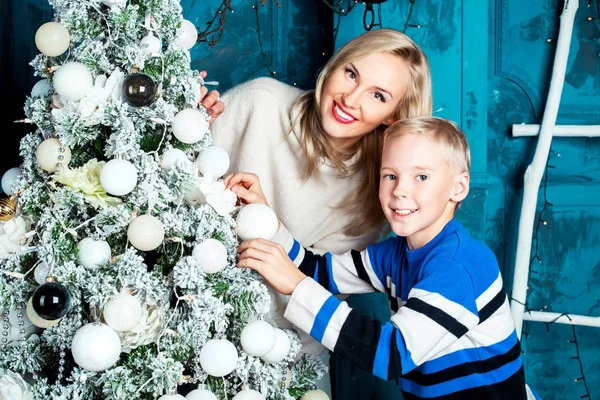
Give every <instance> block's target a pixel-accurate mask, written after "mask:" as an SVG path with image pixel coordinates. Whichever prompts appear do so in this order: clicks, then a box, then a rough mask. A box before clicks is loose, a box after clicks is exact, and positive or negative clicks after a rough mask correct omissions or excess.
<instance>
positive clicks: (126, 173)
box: [100, 159, 138, 196]
mask: <svg viewBox="0 0 600 400" xmlns="http://www.w3.org/2000/svg"><path fill="white" fill-rule="evenodd" d="M137 179H138V172H137V169H136V168H135V165H133V164H132V163H130V162H129V161H127V160H121V159H114V160H110V161H109V162H107V163H106V164H104V167H102V170H101V171H100V184H101V185H102V187H103V188H104V190H106V192H107V193H109V194H112V195H114V196H125V195H126V194H129V193H131V191H132V190H133V189H135V186H136V185H137Z"/></svg>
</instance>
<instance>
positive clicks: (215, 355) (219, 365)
mask: <svg viewBox="0 0 600 400" xmlns="http://www.w3.org/2000/svg"><path fill="white" fill-rule="evenodd" d="M237 360H238V352H237V350H236V348H235V346H234V345H233V343H231V342H230V341H229V340H227V339H211V340H209V341H207V342H206V343H205V344H204V346H202V350H200V366H201V367H202V369H203V370H204V371H206V373H207V374H209V375H211V376H216V377H222V376H225V375H227V374H230V373H231V372H232V371H233V370H234V369H235V366H236V364H237Z"/></svg>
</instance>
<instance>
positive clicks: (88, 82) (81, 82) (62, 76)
mask: <svg viewBox="0 0 600 400" xmlns="http://www.w3.org/2000/svg"><path fill="white" fill-rule="evenodd" d="M53 84H54V90H55V91H56V93H58V95H59V96H60V98H61V99H62V100H64V101H79V100H81V99H82V98H83V97H84V96H85V95H86V93H87V92H88V90H90V89H91V88H92V87H94V78H93V77H92V73H91V72H90V70H89V69H88V68H87V67H86V66H85V65H84V64H82V63H79V62H75V61H70V62H68V63H65V64H63V66H62V67H60V68H59V69H58V70H56V72H55V73H54V79H53Z"/></svg>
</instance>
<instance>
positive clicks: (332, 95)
mask: <svg viewBox="0 0 600 400" xmlns="http://www.w3.org/2000/svg"><path fill="white" fill-rule="evenodd" d="M221 100H222V101H223V103H224V104H225V107H226V110H227V111H226V112H225V113H223V115H221V116H220V117H219V118H218V119H216V120H215V121H214V122H213V124H212V126H211V131H212V135H213V139H214V142H215V144H216V145H218V146H220V147H222V148H224V149H225V150H226V151H227V152H228V153H229V155H230V157H231V160H232V164H231V168H230V169H231V170H232V171H244V172H251V173H255V174H257V175H258V176H259V178H260V182H261V185H262V188H263V191H264V193H265V195H266V199H267V201H268V203H269V205H270V206H271V207H272V208H273V209H274V210H275V212H276V213H277V215H278V216H279V217H280V220H281V222H282V223H283V224H284V225H286V227H287V228H288V229H289V230H290V231H291V232H292V233H293V234H294V236H295V237H296V238H297V239H298V240H299V241H300V242H301V244H302V245H303V246H304V247H310V248H312V249H314V250H316V251H319V250H325V249H326V250H328V251H331V252H333V253H339V252H345V251H348V250H349V249H363V248H364V247H365V246H366V245H367V244H368V243H372V242H375V241H377V239H378V237H379V236H380V235H381V231H382V226H383V222H384V217H383V213H382V210H381V207H380V205H379V200H378V198H377V193H378V190H377V189H378V188H377V185H378V182H379V160H380V154H381V149H382V143H383V137H382V132H383V130H384V129H385V126H387V125H389V124H391V123H393V122H395V121H397V120H399V119H403V118H409V117H416V116H428V115H431V108H432V104H431V103H432V100H431V78H430V72H429V65H428V61H427V58H426V57H425V55H424V54H423V52H422V51H421V49H420V48H419V47H418V46H417V45H416V44H415V43H414V42H413V41H412V40H411V39H410V38H408V37H407V36H406V35H404V34H402V33H400V32H398V31H394V30H391V29H380V30H374V31H369V32H366V33H364V34H362V35H360V36H358V37H356V38H354V39H353V40H352V41H350V42H349V43H348V44H346V45H345V46H344V47H342V48H341V49H340V50H339V51H338V52H337V53H336V54H335V55H334V56H333V57H332V58H331V59H330V60H329V61H328V62H327V64H326V65H325V66H324V67H323V69H322V71H321V72H320V74H319V76H318V78H317V84H316V88H315V89H314V90H311V91H306V92H305V91H301V90H299V89H297V88H295V87H292V86H288V85H285V84H283V83H281V82H278V81H276V80H274V79H271V78H258V79H255V80H252V81H250V82H247V83H244V84H242V85H239V86H237V87H235V88H233V89H231V90H229V91H228V92H227V93H225V95H224V96H223V97H222V98H221ZM229 183H230V186H232V189H233V190H234V191H238V194H239V193H241V192H240V191H244V190H246V189H245V188H244V187H243V182H234V181H230V182H229ZM274 307H275V308H277V309H278V310H277V311H276V312H275V314H276V315H275V320H276V322H277V323H278V324H282V325H284V326H285V323H286V321H285V320H284V319H283V318H282V316H283V311H284V307H285V299H283V298H278V299H277V302H276V304H275V305H274ZM384 309H386V310H387V309H388V307H387V305H386V307H385V308H384ZM386 312H387V311H386ZM388 314H389V312H388ZM278 316H279V317H281V318H277V317H278ZM387 318H389V315H387ZM280 326H281V325H280ZM309 339H310V338H309ZM310 340H312V339H310ZM312 343H313V344H316V342H315V341H312ZM303 350H304V351H310V350H309V349H307V348H306V345H305V347H303ZM336 362H339V361H336ZM367 375H368V374H367ZM367 375H366V376H367ZM361 380H362V378H361ZM364 383H365V382H361V384H364Z"/></svg>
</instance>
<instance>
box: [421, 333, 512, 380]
mask: <svg viewBox="0 0 600 400" xmlns="http://www.w3.org/2000/svg"><path fill="white" fill-rule="evenodd" d="M515 343H517V335H516V332H515V331H513V333H511V334H510V335H508V337H507V338H506V339H504V340H502V341H501V342H498V343H495V344H493V345H491V346H487V347H477V348H472V349H464V350H458V351H455V352H454V353H450V354H446V355H444V356H442V357H440V358H436V359H435V360H431V361H427V362H425V363H424V364H423V365H422V366H421V369H420V371H421V372H423V373H424V374H432V373H434V372H438V371H442V370H445V369H447V368H451V367H454V366H456V365H458V364H463V363H466V362H475V361H481V360H487V359H488V358H491V357H495V356H497V355H499V354H506V353H508V352H509V350H510V349H512V348H513V346H514V345H515Z"/></svg>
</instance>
